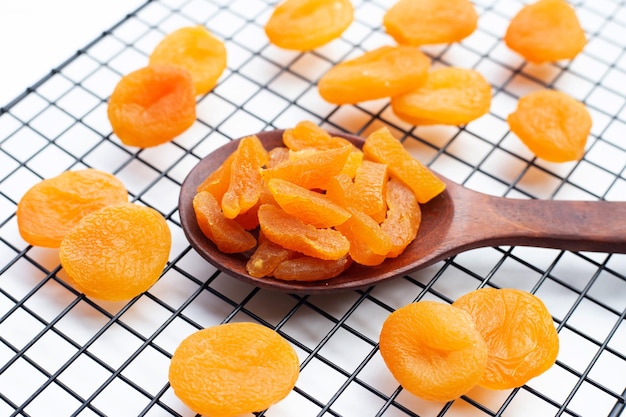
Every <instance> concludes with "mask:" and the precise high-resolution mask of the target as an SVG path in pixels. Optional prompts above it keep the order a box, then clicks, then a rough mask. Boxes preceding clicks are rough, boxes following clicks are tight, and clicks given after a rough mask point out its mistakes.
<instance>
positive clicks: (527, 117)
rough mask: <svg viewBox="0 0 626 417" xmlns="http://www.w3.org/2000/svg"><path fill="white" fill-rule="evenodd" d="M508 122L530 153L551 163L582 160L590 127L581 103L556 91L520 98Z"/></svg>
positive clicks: (590, 120) (536, 93)
mask: <svg viewBox="0 0 626 417" xmlns="http://www.w3.org/2000/svg"><path fill="white" fill-rule="evenodd" d="M507 121H508V123H509V127H510V128H511V131H512V132H513V133H514V134H515V135H517V137H519V139H520V140H521V141H522V142H523V143H524V144H525V145H526V146H527V147H528V148H529V149H530V151H531V152H533V153H534V154H535V155H536V156H537V157H539V158H541V159H544V160H546V161H551V162H566V161H573V160H578V159H580V158H582V156H583V154H584V152H585V145H586V143H587V138H588V136H589V133H590V132H591V125H592V119H591V115H590V114H589V111H588V110H587V108H586V107H585V105H584V104H583V103H581V102H579V101H577V100H576V99H574V98H572V97H570V96H569V95H567V94H565V93H562V92H560V91H556V90H538V91H535V92H533V93H530V94H528V95H526V96H524V97H522V98H521V99H520V100H519V101H518V103H517V108H516V109H515V111H513V113H511V114H509V116H508V117H507Z"/></svg>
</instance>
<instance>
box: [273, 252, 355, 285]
mask: <svg viewBox="0 0 626 417" xmlns="http://www.w3.org/2000/svg"><path fill="white" fill-rule="evenodd" d="M351 263H352V260H351V259H350V257H349V256H344V257H342V258H340V259H336V260H333V259H319V258H314V257H312V256H299V257H295V258H289V259H285V260H283V261H282V262H280V263H279V264H278V266H277V267H276V269H274V271H273V273H272V275H273V276H274V278H276V279H280V280H283V281H307V282H312V281H322V280H325V279H331V278H335V277H336V276H338V275H340V274H341V273H342V272H343V271H345V270H346V269H348V267H349V266H350V265H351Z"/></svg>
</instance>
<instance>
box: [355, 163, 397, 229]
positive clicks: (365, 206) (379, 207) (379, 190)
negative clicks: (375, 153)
mask: <svg viewBox="0 0 626 417" xmlns="http://www.w3.org/2000/svg"><path fill="white" fill-rule="evenodd" d="M388 181H389V174H388V167H387V164H381V163H379V162H374V161H367V160H366V161H363V162H362V163H361V165H360V166H359V167H358V168H357V170H356V173H355V175H354V189H355V191H356V197H357V199H358V205H357V206H356V208H358V209H359V210H361V211H363V212H364V213H365V214H367V215H369V216H372V218H373V219H374V220H376V221H377V222H378V223H380V222H382V221H383V220H384V219H385V216H386V213H387V202H386V200H385V194H386V192H387V182H388Z"/></svg>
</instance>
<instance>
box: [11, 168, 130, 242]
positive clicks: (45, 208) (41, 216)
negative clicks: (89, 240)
mask: <svg viewBox="0 0 626 417" xmlns="http://www.w3.org/2000/svg"><path fill="white" fill-rule="evenodd" d="M127 201H128V191H127V190H126V187H125V186H124V184H122V182H121V181H120V180H119V179H117V178H116V177H115V176H114V175H112V174H109V173H106V172H103V171H99V170H96V169H82V170H76V171H67V172H63V173H61V174H59V175H57V176H56V177H53V178H48V179H45V180H42V181H40V182H38V183H37V184H35V185H34V186H32V187H31V188H30V189H29V190H28V191H26V193H24V195H23V196H22V198H21V199H20V201H19V203H18V205H17V212H16V215H17V226H18V230H19V232H20V235H21V236H22V238H23V239H24V240H25V241H26V242H28V243H29V244H31V245H34V246H43V247H49V248H58V247H59V245H60V244H61V241H62V240H63V238H64V237H65V235H66V234H67V233H68V232H69V231H70V230H71V229H72V228H73V227H74V226H76V225H77V224H78V222H79V221H80V220H81V219H82V218H83V217H84V216H85V215H87V214H89V213H91V212H93V211H96V210H98V209H100V208H102V207H105V206H108V205H110V204H117V203H123V202H127Z"/></svg>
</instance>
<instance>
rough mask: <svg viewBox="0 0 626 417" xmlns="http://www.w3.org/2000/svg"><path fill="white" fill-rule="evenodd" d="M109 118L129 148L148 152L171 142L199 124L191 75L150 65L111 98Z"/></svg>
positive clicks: (123, 80)
mask: <svg viewBox="0 0 626 417" xmlns="http://www.w3.org/2000/svg"><path fill="white" fill-rule="evenodd" d="M107 115H108V118H109V121H110V123H111V127H112V128H113V132H114V133H115V134H116V135H117V136H118V137H119V139H120V140H121V141H122V143H124V144H125V145H128V146H137V147H140V148H147V147H151V146H156V145H160V144H162V143H165V142H168V141H171V140H172V139H174V138H175V137H176V136H178V135H179V134H181V133H183V132H184V131H185V130H187V129H188V128H189V127H190V126H191V125H192V124H193V123H194V122H195V120H196V99H195V87H194V84H193V80H192V78H191V75H190V73H189V71H187V70H186V69H184V68H182V67H179V66H174V65H150V66H147V67H143V68H140V69H138V70H135V71H133V72H131V73H129V74H127V75H124V76H123V77H122V78H121V79H120V80H119V82H118V83H117V85H116V86H115V89H114V90H113V93H112V94H111V97H110V99H109V106H108V108H107Z"/></svg>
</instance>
